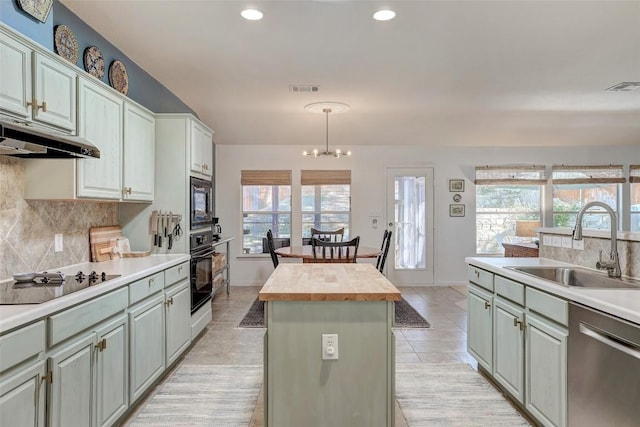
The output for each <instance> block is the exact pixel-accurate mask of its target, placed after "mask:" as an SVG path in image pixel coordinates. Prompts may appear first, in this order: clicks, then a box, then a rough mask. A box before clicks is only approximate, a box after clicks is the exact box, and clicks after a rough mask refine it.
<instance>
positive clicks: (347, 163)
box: [215, 145, 640, 285]
mask: <svg viewBox="0 0 640 427" xmlns="http://www.w3.org/2000/svg"><path fill="white" fill-rule="evenodd" d="M349 148H350V149H351V150H352V151H353V156H351V157H349V158H346V157H343V158H340V159H334V158H328V157H322V158H310V157H303V156H302V154H301V152H302V149H301V148H300V147H292V146H283V145H270V146H257V145H236V146H232V145H218V146H216V181H215V182H216V214H217V216H218V217H219V218H220V223H221V225H222V227H223V234H224V235H233V236H235V237H236V240H235V241H234V242H233V243H232V252H233V253H232V256H231V257H230V259H231V283H232V285H262V284H264V282H265V281H266V279H267V278H268V277H269V275H270V274H271V272H272V271H273V265H272V264H271V259H270V258H268V257H265V258H256V257H250V258H244V257H242V256H241V255H240V253H241V252H242V248H241V246H242V244H241V242H242V239H241V237H242V223H241V215H240V212H241V208H242V206H241V186H240V171H241V170H242V169H291V170H292V171H293V182H292V208H293V212H292V228H293V230H292V241H293V242H299V241H300V238H301V237H300V231H299V228H300V216H299V212H300V208H299V206H300V196H299V195H300V170H302V169H351V171H352V172H351V209H352V219H351V223H352V231H351V234H352V235H353V236H356V235H360V244H361V245H363V246H378V245H379V244H380V242H381V241H382V233H383V230H384V228H383V225H384V224H386V223H388V221H387V218H386V170H387V168H390V167H415V166H430V167H433V168H434V185H435V207H434V209H435V217H434V220H435V221H434V222H435V236H434V238H435V284H452V283H465V282H466V273H465V272H466V270H465V264H464V258H465V257H466V256H473V255H475V187H474V185H473V179H474V174H475V167H476V166H479V165H500V164H503V165H504V164H541V165H546V166H547V167H549V168H550V166H551V165H553V164H560V163H564V164H609V163H615V164H624V165H628V164H633V163H636V164H637V163H638V162H640V147H639V146H638V145H635V146H613V147H612V146H609V147H602V148H600V147H597V148H595V147H559V148H550V147H431V148H427V147H417V146H371V147H368V146H367V147H365V146H356V147H349ZM548 174H550V169H548ZM452 178H454V179H455V178H464V179H465V181H466V182H465V191H464V193H461V194H462V201H461V203H464V204H465V205H466V216H465V217H464V218H451V217H449V204H450V203H453V201H452V196H453V194H454V193H450V192H449V188H448V180H449V179H452ZM372 212H381V213H382V214H383V218H382V223H381V224H380V225H379V227H378V229H373V228H372V227H371V225H370V218H369V215H370V214H371V213H372Z"/></svg>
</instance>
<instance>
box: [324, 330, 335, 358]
mask: <svg viewBox="0 0 640 427" xmlns="http://www.w3.org/2000/svg"><path fill="white" fill-rule="evenodd" d="M336 359H338V334H322V360H336Z"/></svg>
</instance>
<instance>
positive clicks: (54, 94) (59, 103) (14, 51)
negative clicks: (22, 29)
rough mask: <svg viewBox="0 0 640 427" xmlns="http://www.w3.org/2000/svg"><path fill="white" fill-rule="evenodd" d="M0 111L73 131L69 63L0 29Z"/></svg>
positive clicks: (73, 85) (73, 86)
mask: <svg viewBox="0 0 640 427" xmlns="http://www.w3.org/2000/svg"><path fill="white" fill-rule="evenodd" d="M0 75H2V79H0V82H1V83H0V110H2V112H3V113H5V114H7V115H9V116H11V117H15V118H17V119H20V120H24V121H33V122H37V123H41V124H45V125H50V126H54V127H56V128H59V129H63V130H65V131H68V132H71V133H75V130H76V78H77V73H76V72H75V70H74V69H73V67H72V66H71V65H70V64H65V63H63V62H61V61H59V60H57V59H53V58H51V57H50V56H49V54H47V53H45V52H38V51H36V50H34V49H33V48H31V47H29V46H27V45H25V44H24V43H22V42H21V41H19V40H18V39H17V38H15V37H13V36H11V35H9V33H8V31H6V30H5V29H4V28H2V29H1V31H0Z"/></svg>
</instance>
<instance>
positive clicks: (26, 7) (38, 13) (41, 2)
mask: <svg viewBox="0 0 640 427" xmlns="http://www.w3.org/2000/svg"><path fill="white" fill-rule="evenodd" d="M18 5H19V6H20V8H21V9H22V10H23V11H25V12H26V13H27V14H28V15H31V16H33V17H34V18H36V19H37V20H38V21H40V22H46V21H47V17H48V16H49V12H51V6H52V5H53V0H18Z"/></svg>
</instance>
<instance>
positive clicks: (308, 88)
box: [289, 85, 320, 93]
mask: <svg viewBox="0 0 640 427" xmlns="http://www.w3.org/2000/svg"><path fill="white" fill-rule="evenodd" d="M289 91H291V92H293V93H312V92H314V93H315V92H318V91H320V86H317V85H291V86H289Z"/></svg>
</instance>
